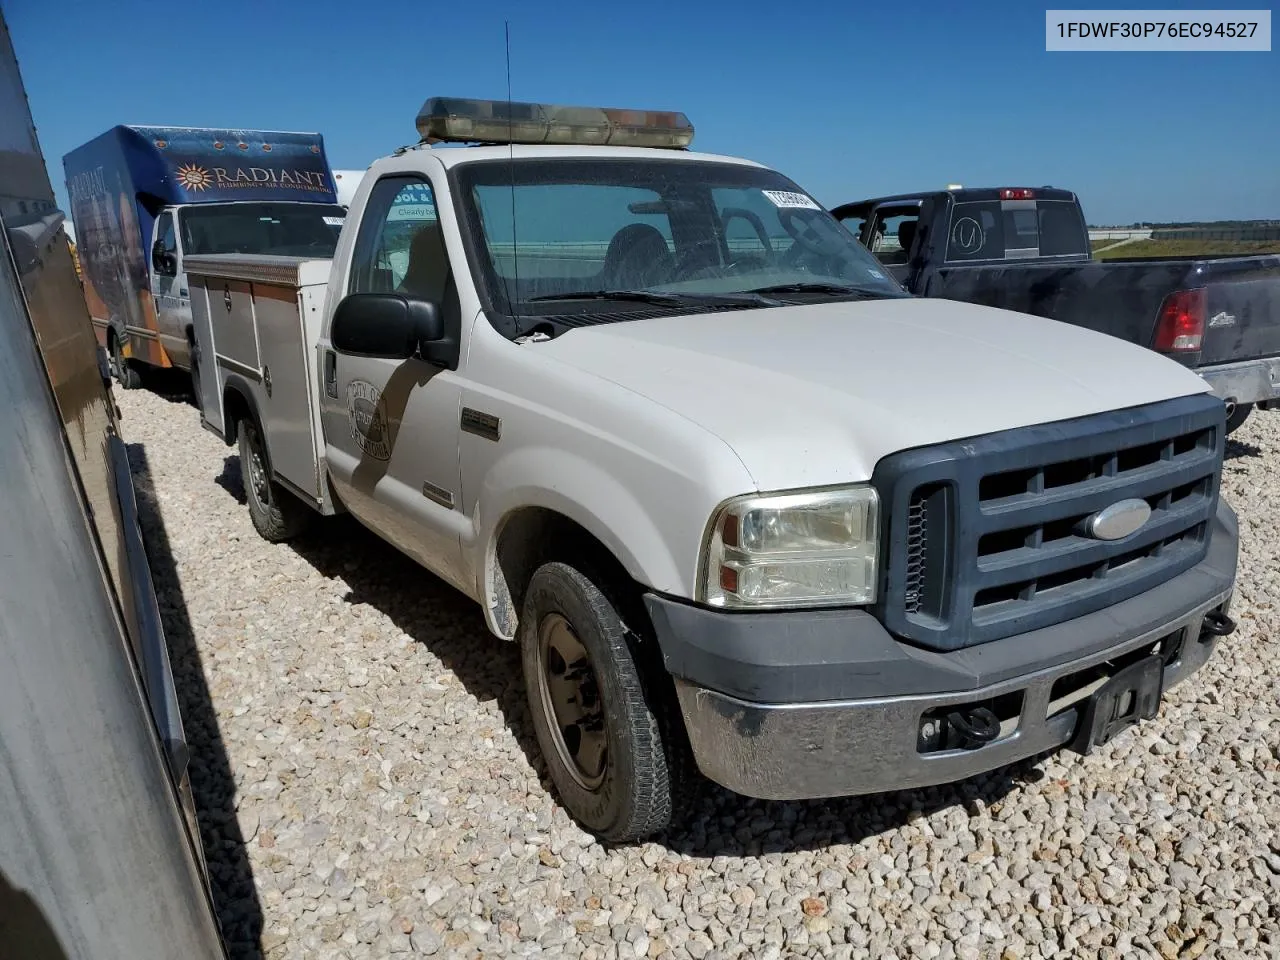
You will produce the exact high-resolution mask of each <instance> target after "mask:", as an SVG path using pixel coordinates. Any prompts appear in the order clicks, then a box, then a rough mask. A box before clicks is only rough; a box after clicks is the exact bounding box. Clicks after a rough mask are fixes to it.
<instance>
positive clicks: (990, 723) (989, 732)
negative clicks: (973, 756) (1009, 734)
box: [947, 707, 1000, 750]
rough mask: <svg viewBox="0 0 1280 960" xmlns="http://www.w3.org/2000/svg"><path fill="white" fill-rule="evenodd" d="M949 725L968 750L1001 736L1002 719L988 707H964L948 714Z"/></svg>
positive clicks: (961, 744)
mask: <svg viewBox="0 0 1280 960" xmlns="http://www.w3.org/2000/svg"><path fill="white" fill-rule="evenodd" d="M947 726H948V727H950V728H951V732H953V733H954V734H955V736H956V739H957V740H959V742H960V746H961V747H963V748H964V749H966V750H972V749H975V748H977V747H981V746H985V745H986V744H988V743H990V742H991V741H992V740H994V739H995V738H996V737H998V736H1000V719H999V718H998V717H997V716H996V715H995V714H994V713H993V712H992V711H991V710H990V709H988V708H987V707H962V708H961V709H959V710H952V711H951V712H950V713H948V714H947Z"/></svg>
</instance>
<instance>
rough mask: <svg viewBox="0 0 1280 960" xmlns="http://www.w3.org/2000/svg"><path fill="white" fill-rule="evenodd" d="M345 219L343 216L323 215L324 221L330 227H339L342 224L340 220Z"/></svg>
mask: <svg viewBox="0 0 1280 960" xmlns="http://www.w3.org/2000/svg"><path fill="white" fill-rule="evenodd" d="M345 219H346V218H345V217H325V218H324V222H325V223H327V224H328V225H329V226H331V227H340V226H342V221H343V220H345Z"/></svg>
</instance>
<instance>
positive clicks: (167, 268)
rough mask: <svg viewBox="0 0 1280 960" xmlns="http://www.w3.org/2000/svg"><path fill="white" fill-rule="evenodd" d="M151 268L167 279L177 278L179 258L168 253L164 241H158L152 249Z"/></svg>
mask: <svg viewBox="0 0 1280 960" xmlns="http://www.w3.org/2000/svg"><path fill="white" fill-rule="evenodd" d="M151 266H152V267H154V268H155V269H156V271H157V272H158V273H161V274H163V275H164V276H166V277H172V276H176V275H177V273H178V258H177V257H175V256H174V255H173V254H171V253H166V252H165V249H164V243H163V241H160V240H157V241H156V242H155V244H153V245H152V247H151Z"/></svg>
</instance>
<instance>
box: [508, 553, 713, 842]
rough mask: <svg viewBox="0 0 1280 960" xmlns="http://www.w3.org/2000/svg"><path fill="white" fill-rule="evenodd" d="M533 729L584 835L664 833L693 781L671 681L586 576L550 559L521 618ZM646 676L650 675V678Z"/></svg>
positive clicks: (621, 838)
mask: <svg viewBox="0 0 1280 960" xmlns="http://www.w3.org/2000/svg"><path fill="white" fill-rule="evenodd" d="M519 639H520V646H521V659H522V662H523V666H524V677H525V685H526V688H527V690H528V696H529V704H530V708H531V711H532V714H533V726H534V732H535V733H536V734H537V738H538V745H539V747H540V748H541V750H542V756H543V758H544V760H545V761H546V765H547V772H548V773H549V774H550V777H551V781H552V783H553V784H554V785H555V788H556V792H557V793H558V794H559V797H560V802H561V803H562V804H563V805H564V807H565V809H566V810H567V811H568V813H569V814H570V816H572V817H573V818H574V819H575V820H576V821H578V823H579V824H581V825H582V826H583V827H584V828H585V829H586V830H589V831H590V832H592V833H594V834H596V835H597V836H599V837H600V838H601V839H603V840H605V841H608V842H612V843H621V842H626V841H631V840H638V839H640V838H642V837H646V836H649V835H651V834H654V833H657V832H659V831H661V830H663V829H665V828H666V827H667V826H668V825H670V823H671V822H672V819H673V816H675V815H678V814H679V813H682V812H683V811H682V810H681V809H680V808H681V807H683V805H684V804H683V799H684V797H685V796H687V795H689V793H690V792H691V791H690V790H689V789H688V788H689V787H690V786H691V785H692V783H693V782H694V781H695V780H696V778H697V773H696V771H695V770H694V769H693V764H692V761H691V760H690V758H689V754H688V749H687V743H684V742H683V741H682V739H681V734H683V730H680V731H675V730H672V729H670V728H669V727H668V726H667V725H666V724H665V722H664V719H665V720H669V719H671V717H673V716H674V717H677V718H678V716H679V712H678V708H677V707H676V705H675V703H674V702H673V700H672V699H671V698H670V695H669V693H668V691H667V690H666V686H665V685H664V684H663V683H662V682H661V681H662V680H664V679H665V677H662V676H657V675H653V674H651V673H649V671H648V670H646V667H645V662H644V658H643V657H642V652H643V651H641V650H640V649H638V646H637V643H636V637H635V635H634V634H633V633H631V632H630V631H629V630H628V629H627V627H626V625H625V624H624V623H623V621H622V619H621V617H620V616H619V614H618V611H617V609H616V608H615V607H614V605H613V603H611V602H610V600H609V598H608V597H606V595H605V594H604V592H603V591H602V590H601V588H600V587H599V586H598V585H597V584H596V583H595V582H593V581H592V580H591V579H590V578H589V577H587V576H586V575H585V574H583V573H582V572H581V571H579V570H576V569H574V568H573V567H570V566H568V565H567V564H563V563H547V564H543V565H542V566H541V567H539V568H538V569H537V570H536V571H535V572H534V574H533V578H532V580H531V581H530V583H529V588H528V590H527V592H526V594H525V599H524V606H523V610H522V613H521V617H520V637H519ZM646 674H649V676H648V677H646Z"/></svg>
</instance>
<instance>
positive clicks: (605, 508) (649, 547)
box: [469, 447, 705, 636]
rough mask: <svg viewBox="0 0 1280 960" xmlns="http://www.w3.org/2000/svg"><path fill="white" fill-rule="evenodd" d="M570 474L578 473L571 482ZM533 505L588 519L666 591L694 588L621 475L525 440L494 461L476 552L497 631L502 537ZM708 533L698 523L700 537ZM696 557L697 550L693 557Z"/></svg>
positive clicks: (587, 525) (636, 575) (616, 551)
mask: <svg viewBox="0 0 1280 960" xmlns="http://www.w3.org/2000/svg"><path fill="white" fill-rule="evenodd" d="M566 477H571V478H572V480H571V481H569V482H567V483H566V480H565V478H566ZM481 505H483V506H481ZM528 507H541V508H544V509H546V510H551V511H554V512H555V513H559V514H561V515H563V516H565V517H567V518H568V519H570V520H572V521H573V522H574V523H577V524H578V525H579V526H581V527H583V528H584V529H585V530H586V531H587V532H588V533H590V534H591V535H592V536H594V537H595V538H596V539H597V540H599V541H600V542H601V543H602V544H604V545H605V547H606V548H608V550H609V551H610V552H611V553H612V554H613V556H614V557H615V558H616V559H617V560H618V562H619V563H621V564H622V566H623V567H624V568H625V569H626V571H627V573H628V574H629V575H630V576H631V578H632V579H634V580H635V581H636V582H637V583H640V584H641V585H643V586H645V587H648V588H650V589H653V590H657V591H660V592H663V593H669V594H673V595H676V596H684V595H688V593H689V590H690V588H691V586H692V581H691V580H690V581H689V582H686V580H687V579H688V578H687V577H685V576H683V575H682V574H681V572H680V564H679V562H678V561H677V560H676V557H675V556H674V554H673V553H672V551H671V549H670V547H669V546H668V543H667V540H666V538H664V537H663V536H662V534H661V533H660V532H659V530H658V527H657V524H656V523H655V522H654V520H653V518H652V517H651V516H650V514H649V511H648V509H647V508H646V507H645V506H644V505H643V504H642V503H641V502H640V501H639V500H638V499H637V498H636V497H635V495H634V494H633V493H632V491H631V490H630V489H628V488H627V487H626V486H625V485H624V484H623V483H622V482H621V481H620V480H619V479H618V478H617V477H615V476H613V475H612V474H609V473H607V472H605V471H604V470H602V469H601V468H600V467H599V466H598V465H597V464H595V463H592V462H591V461H589V460H585V459H583V458H582V457H579V456H577V455H574V454H570V453H567V452H565V451H563V450H553V449H551V448H550V447H537V448H525V449H523V450H518V451H513V452H512V453H511V454H509V455H507V456H505V457H503V458H502V459H501V460H499V461H498V462H497V463H496V464H494V466H493V468H492V469H491V470H490V471H489V473H488V474H487V475H486V477H485V481H484V489H483V492H482V493H481V495H480V497H479V498H478V500H477V507H476V531H477V537H476V542H475V546H474V549H473V550H472V551H471V556H470V557H469V560H470V561H471V563H472V565H473V569H474V570H476V571H477V572H478V573H479V574H480V575H479V576H478V577H477V578H476V579H477V592H478V595H479V596H480V597H481V599H482V604H483V606H484V609H485V618H486V619H487V620H488V621H489V627H490V629H491V630H493V631H494V632H495V633H496V634H497V635H498V636H504V635H505V631H504V630H501V629H495V628H496V627H498V624H497V623H496V622H495V620H494V615H493V614H494V604H495V600H496V596H495V591H494V580H495V574H496V572H497V570H496V567H497V543H498V537H499V536H500V535H501V533H502V529H503V527H505V525H506V522H507V521H508V520H509V519H510V517H511V516H513V515H514V514H515V513H517V512H518V511H520V510H521V509H524V508H528ZM703 522H705V518H703ZM701 533H702V530H701V528H699V530H698V531H697V536H698V537H699V538H700V537H701ZM694 560H696V558H690V563H691V564H692V563H693V562H694Z"/></svg>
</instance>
